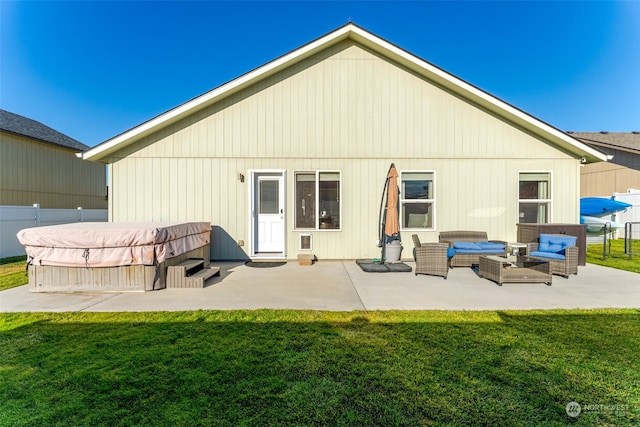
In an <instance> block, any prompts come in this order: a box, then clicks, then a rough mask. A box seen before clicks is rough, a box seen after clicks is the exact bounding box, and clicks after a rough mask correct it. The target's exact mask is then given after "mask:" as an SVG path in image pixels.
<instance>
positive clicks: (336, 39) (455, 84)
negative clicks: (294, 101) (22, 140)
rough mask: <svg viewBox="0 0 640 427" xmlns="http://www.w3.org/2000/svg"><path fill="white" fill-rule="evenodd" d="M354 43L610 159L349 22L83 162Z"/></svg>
mask: <svg viewBox="0 0 640 427" xmlns="http://www.w3.org/2000/svg"><path fill="white" fill-rule="evenodd" d="M347 39H351V40H353V41H354V42H355V43H359V44H360V45H363V46H365V47H367V48H368V49H371V50H373V51H374V52H377V53H378V54H380V55H382V56H385V57H387V58H389V59H390V60H392V61H394V62H395V63H397V64H399V65H401V66H403V67H406V68H407V69H409V70H411V71H413V72H415V73H417V74H419V75H421V76H423V77H424V78H426V79H427V80H429V81H431V82H433V83H434V84H435V85H438V86H440V87H442V88H444V89H445V90H448V91H451V92H453V93H455V94H457V95H458V96H461V97H463V98H465V99H467V100H468V101H470V102H471V103H473V104H475V105H477V106H478V107H479V108H483V109H486V110H488V111H491V112H493V113H494V114H496V115H498V116H499V117H502V118H503V119H505V120H507V121H509V122H511V123H513V125H514V126H517V127H519V128H521V129H523V130H524V131H527V132H531V133H533V134H534V135H538V136H539V137H541V138H543V139H544V140H547V141H550V142H551V143H553V144H555V145H556V146H557V147H558V148H559V149H561V150H564V151H566V152H567V153H570V154H571V155H573V156H575V157H576V158H580V157H584V158H585V160H586V162H588V163H591V162H598V161H606V155H605V154H603V153H601V152H599V151H598V150H596V149H594V148H592V147H590V146H588V145H586V144H583V143H582V142H580V141H579V140H577V139H575V138H573V137H571V136H570V135H568V134H566V133H564V132H562V131H560V130H558V129H556V128H554V127H553V126H551V125H549V124H547V123H544V122H542V121H541V120H539V119H537V118H535V117H533V116H531V115H529V114H527V113H525V112H524V111H522V110H520V109H518V108H516V107H514V106H512V105H510V104H508V103H506V102H504V101H502V100H500V99H498V98H496V97H495V96H493V95H490V94H489V93H487V92H485V91H483V90H481V89H479V88H477V87H475V86H473V85H471V84H469V83H467V82H466V81H464V80H462V79H460V78H458V77H456V76H454V75H452V74H450V73H448V72H446V71H444V70H442V69H441V68H438V67H437V66H435V65H433V64H431V63H429V62H427V61H425V60H423V59H421V58H419V57H417V56H415V55H413V54H411V53H410V52H407V51H406V50H404V49H401V48H399V47H398V46H396V45H394V44H392V43H390V42H388V41H386V40H383V39H381V38H380V37H377V36H376V35H374V34H372V33H369V32H368V31H366V30H364V29H362V28H361V27H359V26H357V25H355V24H353V23H348V24H346V25H344V26H342V27H340V28H338V29H336V30H335V31H332V32H330V33H328V34H326V35H324V36H322V37H320V38H318V39H316V40H314V41H312V42H310V43H307V44H306V45H304V46H301V47H299V48H298V49H296V50H293V51H291V52H289V53H288V54H285V55H283V56H281V57H279V58H277V59H275V60H273V61H271V62H269V63H267V64H265V65H263V66H261V67H259V68H256V69H255V70H253V71H250V72H248V73H246V74H244V75H242V76H240V77H238V78H236V79H234V80H231V81H229V82H227V83H225V84H223V85H222V86H219V87H217V88H215V89H213V90H211V91H209V92H207V93H205V94H203V95H201V96H199V97H197V98H194V99H192V100H190V101H187V102H185V103H184V104H182V105H180V106H178V107H176V108H174V109H172V110H169V111H167V112H165V113H163V114H161V115H159V116H157V117H155V118H153V119H151V120H149V121H147V122H144V123H142V124H140V125H139V126H136V127H134V128H132V129H130V130H128V131H126V132H124V133H122V134H120V135H117V136H115V137H114V138H112V139H109V140H107V141H105V142H103V143H102V144H100V145H97V146H95V147H93V148H92V149H90V150H88V151H86V152H84V153H83V158H84V159H86V160H92V161H98V162H100V161H102V162H106V161H108V160H107V159H108V156H109V154H111V153H113V152H116V151H118V150H120V149H121V148H124V147H126V146H128V145H129V144H132V143H133V142H135V141H137V140H139V139H141V138H143V137H145V136H147V135H149V134H151V133H153V132H155V131H157V130H159V129H161V128H163V127H165V126H168V125H170V124H172V123H175V122H177V121H179V120H181V119H182V118H184V117H186V116H188V115H191V114H193V113H195V112H197V111H199V110H201V109H203V108H206V107H207V106H209V105H212V104H214V103H216V102H219V101H220V100H222V99H224V98H226V97H228V96H230V95H232V94H234V93H237V92H238V91H240V90H242V89H244V88H246V87H248V86H250V85H252V84H255V83H257V82H258V81H261V80H263V79H266V78H267V77H269V76H271V75H273V74H275V73H277V72H279V71H282V70H283V69H285V68H287V67H290V66H292V65H294V64H296V63H298V62H300V61H302V60H304V59H306V58H308V57H310V56H312V55H314V54H316V53H318V52H320V51H322V50H324V49H326V48H327V47H329V46H332V45H335V44H337V43H340V42H342V41H344V40H347Z"/></svg>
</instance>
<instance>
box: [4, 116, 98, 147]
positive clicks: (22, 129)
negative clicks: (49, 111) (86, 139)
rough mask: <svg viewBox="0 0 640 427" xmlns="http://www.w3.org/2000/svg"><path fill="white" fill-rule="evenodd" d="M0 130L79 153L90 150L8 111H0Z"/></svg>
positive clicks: (35, 122)
mask: <svg viewBox="0 0 640 427" xmlns="http://www.w3.org/2000/svg"><path fill="white" fill-rule="evenodd" d="M0 130H3V131H5V132H8V133H12V134H14V135H20V136H26V137H28V138H32V139H37V140H38V141H41V142H47V143H50V144H55V145H59V146H61V147H65V148H71V149H73V150H77V151H84V150H87V149H88V148H90V147H89V146H88V145H85V144H83V143H82V142H80V141H77V140H75V139H73V138H71V137H69V136H67V135H65V134H63V133H60V132H58V131H57V130H55V129H52V128H50V127H49V126H45V125H43V124H42V123H40V122H37V121H35V120H32V119H28V118H26V117H23V116H20V115H18V114H14V113H11V112H9V111H6V110H0Z"/></svg>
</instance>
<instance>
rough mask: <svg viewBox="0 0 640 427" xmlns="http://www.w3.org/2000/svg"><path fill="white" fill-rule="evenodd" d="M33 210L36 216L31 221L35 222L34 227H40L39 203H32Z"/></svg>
mask: <svg viewBox="0 0 640 427" xmlns="http://www.w3.org/2000/svg"><path fill="white" fill-rule="evenodd" d="M33 208H34V209H35V211H36V216H35V218H34V219H33V221H34V222H35V224H36V227H40V203H34V204H33Z"/></svg>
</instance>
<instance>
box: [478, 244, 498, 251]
mask: <svg viewBox="0 0 640 427" xmlns="http://www.w3.org/2000/svg"><path fill="white" fill-rule="evenodd" d="M477 245H478V246H480V248H482V249H483V250H485V251H496V252H504V244H502V243H494V242H478V243H477Z"/></svg>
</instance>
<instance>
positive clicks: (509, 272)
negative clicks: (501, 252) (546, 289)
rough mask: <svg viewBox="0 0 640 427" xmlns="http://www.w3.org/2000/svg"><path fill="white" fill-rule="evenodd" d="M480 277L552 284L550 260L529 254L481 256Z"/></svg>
mask: <svg viewBox="0 0 640 427" xmlns="http://www.w3.org/2000/svg"><path fill="white" fill-rule="evenodd" d="M479 275H480V277H484V278H486V279H489V280H492V281H494V282H496V283H497V284H498V285H500V286H502V284H503V283H539V282H542V283H545V284H547V285H549V286H551V277H552V276H551V271H550V264H549V262H548V261H544V260H541V259H536V258H530V257H528V256H519V257H515V256H510V257H507V258H505V257H500V256H495V255H481V256H480V272H479Z"/></svg>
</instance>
